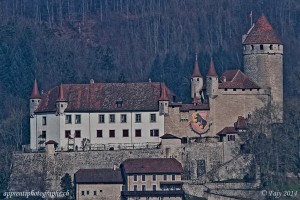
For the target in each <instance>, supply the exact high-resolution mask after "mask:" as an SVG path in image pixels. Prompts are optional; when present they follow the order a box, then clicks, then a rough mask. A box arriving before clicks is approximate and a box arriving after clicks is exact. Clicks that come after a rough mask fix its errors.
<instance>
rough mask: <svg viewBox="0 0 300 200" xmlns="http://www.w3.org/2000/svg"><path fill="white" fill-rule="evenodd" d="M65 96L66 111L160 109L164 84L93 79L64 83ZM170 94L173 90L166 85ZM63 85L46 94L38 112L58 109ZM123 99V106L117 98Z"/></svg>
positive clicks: (169, 95) (170, 97)
mask: <svg viewBox="0 0 300 200" xmlns="http://www.w3.org/2000/svg"><path fill="white" fill-rule="evenodd" d="M61 87H62V89H63V92H64V99H65V100H66V101H67V102H68V107H67V108H66V110H65V111H66V112H68V111H69V112H96V111H102V112H109V111H131V110H139V111H157V110H158V101H159V98H160V93H161V86H160V83H158V82H144V83H91V84H62V85H61ZM166 93H167V97H168V98H169V99H172V95H173V93H172V92H171V91H170V90H169V89H168V88H167V87H166ZM58 96H59V87H54V88H52V89H50V90H49V91H47V92H45V93H44V94H43V95H42V99H41V103H40V105H39V107H38V109H37V110H36V112H55V111H56V106H55V105H56V100H57V97H58ZM119 99H122V102H123V103H122V107H120V108H119V107H117V105H116V101H118V100H119Z"/></svg>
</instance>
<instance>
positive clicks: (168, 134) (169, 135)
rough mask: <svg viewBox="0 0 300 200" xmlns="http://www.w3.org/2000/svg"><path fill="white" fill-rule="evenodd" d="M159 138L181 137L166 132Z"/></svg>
mask: <svg viewBox="0 0 300 200" xmlns="http://www.w3.org/2000/svg"><path fill="white" fill-rule="evenodd" d="M160 138H161V139H181V138H179V137H177V136H175V135H172V134H170V133H166V134H164V135H163V136H161V137H160Z"/></svg>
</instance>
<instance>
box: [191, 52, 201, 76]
mask: <svg viewBox="0 0 300 200" xmlns="http://www.w3.org/2000/svg"><path fill="white" fill-rule="evenodd" d="M192 77H202V76H201V73H200V69H199V65H198V58H197V55H196V59H195V64H194V72H193V75H192Z"/></svg>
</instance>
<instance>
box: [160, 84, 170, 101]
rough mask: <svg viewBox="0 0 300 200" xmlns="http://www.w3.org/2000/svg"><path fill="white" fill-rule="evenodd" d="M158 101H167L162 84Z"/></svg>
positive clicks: (165, 90) (165, 91)
mask: <svg viewBox="0 0 300 200" xmlns="http://www.w3.org/2000/svg"><path fill="white" fill-rule="evenodd" d="M159 100H160V101H168V100H169V99H168V96H167V89H166V86H165V84H164V83H162V84H161V95H160V98H159Z"/></svg>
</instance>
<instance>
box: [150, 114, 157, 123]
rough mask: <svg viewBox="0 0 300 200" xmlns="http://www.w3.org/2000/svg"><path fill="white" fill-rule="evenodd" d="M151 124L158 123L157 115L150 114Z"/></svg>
mask: <svg viewBox="0 0 300 200" xmlns="http://www.w3.org/2000/svg"><path fill="white" fill-rule="evenodd" d="M150 122H156V114H150Z"/></svg>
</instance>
